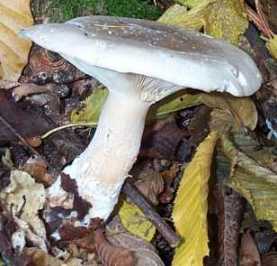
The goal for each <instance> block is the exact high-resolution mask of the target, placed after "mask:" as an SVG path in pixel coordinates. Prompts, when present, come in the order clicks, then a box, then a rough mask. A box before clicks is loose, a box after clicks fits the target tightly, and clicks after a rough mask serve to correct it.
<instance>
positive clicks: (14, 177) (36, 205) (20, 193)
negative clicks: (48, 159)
mask: <svg viewBox="0 0 277 266" xmlns="http://www.w3.org/2000/svg"><path fill="white" fill-rule="evenodd" d="M10 180H11V182H10V184H9V186H7V187H6V188H5V189H4V190H3V191H2V192H1V193H0V197H1V199H2V200H3V201H4V202H5V204H6V206H7V208H8V209H11V210H12V211H13V214H14V215H15V216H19V217H20V220H23V221H24V222H26V224H27V225H28V226H29V227H30V228H31V229H32V231H33V233H34V234H36V235H37V236H38V237H39V238H40V239H44V240H46V231H45V227H44V224H43V222H42V221H41V220H40V218H39V217H38V212H39V211H40V210H41V209H42V208H43V206H44V203H45V189H44V187H43V185H42V184H38V183H35V180H34V179H33V178H32V177H31V176H30V175H29V174H28V173H26V172H23V171H19V170H13V171H11V174H10ZM24 226H25V225H24Z"/></svg>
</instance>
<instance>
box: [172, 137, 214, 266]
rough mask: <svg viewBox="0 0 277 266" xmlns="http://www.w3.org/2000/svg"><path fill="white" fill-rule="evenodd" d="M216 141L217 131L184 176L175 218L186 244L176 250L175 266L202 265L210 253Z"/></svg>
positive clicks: (208, 138) (179, 190)
mask: <svg viewBox="0 0 277 266" xmlns="http://www.w3.org/2000/svg"><path fill="white" fill-rule="evenodd" d="M217 138H218V136H217V133H216V132H212V133H210V135H209V136H208V137H206V139H205V140H204V141H203V142H202V143H201V144H200V145H199V147H198V149H197V151H196V154H195V155H194V157H193V159H192V161H191V162H190V163H189V165H188V166H187V167H186V169H185V172H184V174H183V177H182V180H181V183H180V186H179V189H178V192H177V196H176V199H175V204H174V209H173V214H172V216H173V220H174V224H175V227H176V230H177V232H178V233H179V234H180V235H181V236H182V237H183V238H184V242H183V243H182V244H181V245H180V246H179V247H177V248H176V250H175V256H174V259H173V264H172V265H173V266H179V265H182V266H185V265H188V266H191V265H199V266H200V265H201V266H202V265H203V258H204V257H205V256H206V255H208V254H209V248H208V231H207V210H208V203H207V197H208V180H209V177H210V167H211V163H212V158H213V152H214V148H215V144H216V141H217Z"/></svg>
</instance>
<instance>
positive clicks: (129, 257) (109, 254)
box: [95, 229, 135, 266]
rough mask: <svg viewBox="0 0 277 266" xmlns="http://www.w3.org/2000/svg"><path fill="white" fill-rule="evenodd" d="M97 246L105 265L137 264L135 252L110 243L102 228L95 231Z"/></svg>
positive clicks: (123, 265) (125, 265) (132, 265)
mask: <svg viewBox="0 0 277 266" xmlns="http://www.w3.org/2000/svg"><path fill="white" fill-rule="evenodd" d="M95 246H96V251H97V254H98V256H99V257H100V259H101V262H102V263H103V265H117V266H135V258H134V255H133V252H132V251H130V250H128V248H123V247H116V246H113V245H112V244H110V243H109V241H108V240H107V239H106V238H105V236H104V233H103V231H102V230H101V229H98V230H96V231H95Z"/></svg>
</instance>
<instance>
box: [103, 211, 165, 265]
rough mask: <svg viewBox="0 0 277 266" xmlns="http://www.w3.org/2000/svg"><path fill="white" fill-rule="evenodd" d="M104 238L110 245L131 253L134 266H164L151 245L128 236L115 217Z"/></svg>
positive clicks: (130, 235)
mask: <svg viewBox="0 0 277 266" xmlns="http://www.w3.org/2000/svg"><path fill="white" fill-rule="evenodd" d="M106 236H107V239H108V240H109V242H110V243H111V244H113V245H114V246H117V247H123V248H126V249H128V250H130V251H132V252H133V254H134V257H135V261H136V264H135V265H136V266H146V265H149V266H150V265H151V266H164V263H163V262H162V260H161V258H160V257H159V255H158V254H157V251H156V250H155V248H154V247H153V245H152V244H151V243H149V242H147V241H145V240H143V239H141V238H139V237H136V236H134V235H132V234H129V233H128V232H127V231H126V229H125V228H124V227H123V226H122V224H121V223H120V220H119V218H118V216H116V217H115V218H114V219H113V220H112V221H111V222H110V223H109V224H108V226H107V228H106Z"/></svg>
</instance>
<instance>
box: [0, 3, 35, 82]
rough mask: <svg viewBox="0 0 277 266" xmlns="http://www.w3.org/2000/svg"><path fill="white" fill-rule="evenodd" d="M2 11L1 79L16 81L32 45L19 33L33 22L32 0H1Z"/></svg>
mask: <svg viewBox="0 0 277 266" xmlns="http://www.w3.org/2000/svg"><path fill="white" fill-rule="evenodd" d="M0 11H1V12H0V20H1V24H0V63H1V64H0V79H7V80H13V81H16V80H18V78H19V77H20V74H21V71H22V69H23V68H24V66H25V65H26V63H27V62H28V54H29V50H30V48H31V45H32V43H31V42H30V41H29V40H24V39H22V38H20V37H19V36H18V35H17V33H18V32H19V31H20V30H21V29H22V28H24V27H28V26H31V25H32V24H33V19H32V14H31V10H30V0H26V1H23V0H14V1H9V0H1V1H0Z"/></svg>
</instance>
